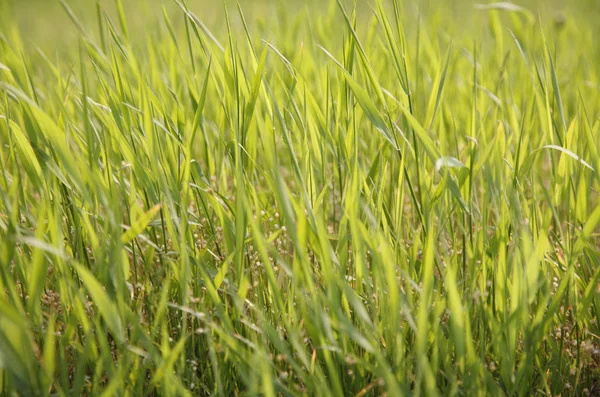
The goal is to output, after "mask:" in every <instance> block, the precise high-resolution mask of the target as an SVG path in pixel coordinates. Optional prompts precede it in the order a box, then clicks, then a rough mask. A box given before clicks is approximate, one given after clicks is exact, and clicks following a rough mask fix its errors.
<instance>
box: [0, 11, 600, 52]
mask: <svg viewBox="0 0 600 397" xmlns="http://www.w3.org/2000/svg"><path fill="white" fill-rule="evenodd" d="M64 1H65V2H66V3H67V4H68V5H69V7H70V8H71V9H72V10H73V12H74V13H75V15H76V16H77V18H79V19H80V20H81V22H82V23H83V25H84V26H86V27H96V26H97V23H96V22H97V18H98V16H97V12H96V8H97V7H96V3H100V4H101V5H102V7H103V8H104V9H106V10H107V12H108V13H112V14H113V15H112V16H113V17H114V18H115V19H113V20H115V21H116V20H117V19H116V12H115V6H114V3H115V2H114V1H112V0H64ZM239 2H240V5H241V7H242V9H243V12H244V15H245V17H246V20H247V22H248V23H249V25H251V26H252V27H253V28H254V29H253V31H254V32H255V33H260V34H261V35H263V36H269V35H270V33H271V32H272V31H276V29H275V27H276V26H277V25H278V24H282V23H294V21H297V18H296V17H297V16H298V13H303V12H305V13H307V14H308V15H311V16H312V17H315V16H318V15H320V14H323V15H325V14H327V13H329V12H331V11H333V10H334V9H335V0H333V1H331V0H239ZM344 2H346V3H348V4H351V3H353V2H354V1H353V0H344ZM374 2H375V1H374V0H373V1H371V0H357V5H358V7H359V10H360V15H361V16H363V18H362V20H363V22H364V21H369V20H370V18H371V17H372V13H371V12H370V10H371V8H372V7H373V4H374ZM384 2H385V0H384ZM277 3H285V4H286V7H275V5H276V4H277ZM492 3H495V2H494V1H490V0H405V1H404V4H405V14H406V15H405V20H406V23H407V25H409V26H408V30H409V34H410V29H411V28H412V29H413V30H414V29H416V25H417V24H416V21H417V20H418V19H419V16H420V17H421V18H426V17H427V16H428V15H432V14H436V15H438V17H440V16H441V17H440V18H441V20H440V21H441V25H440V30H443V31H444V32H445V33H447V34H451V35H457V36H460V35H461V34H463V32H470V34H473V33H472V30H469V29H467V28H470V27H472V25H473V24H476V25H481V26H485V23H486V15H487V13H486V12H484V11H482V10H479V9H478V5H481V4H492ZM504 3H506V2H504ZM512 3H514V4H516V5H518V6H521V7H524V8H526V9H527V10H529V11H530V12H531V15H534V16H535V17H538V18H539V19H540V20H541V21H542V22H543V23H547V24H552V23H562V22H564V23H565V24H571V25H573V24H575V25H576V24H577V23H578V21H580V20H581V19H588V20H591V21H593V20H598V21H600V1H598V0H567V1H564V0H563V1H561V0H521V1H518V2H512ZM186 4H187V5H188V7H189V9H190V10H191V11H192V12H193V13H194V14H196V15H197V16H198V18H199V19H200V20H201V21H202V22H203V23H205V24H206V25H207V26H208V27H209V29H211V31H213V32H214V33H215V34H220V33H222V32H223V30H224V27H225V23H224V8H225V4H226V6H227V7H229V8H231V9H233V8H235V0H226V1H223V0H187V1H186ZM123 5H124V8H125V13H126V15H127V18H128V24H129V25H130V28H131V31H132V33H133V34H136V33H137V34H140V33H142V32H144V33H147V30H148V29H156V26H158V25H160V24H156V23H154V22H156V21H157V20H162V18H163V17H162V13H163V8H164V10H165V11H166V12H168V14H169V17H170V18H171V20H172V21H173V23H174V25H175V26H176V27H177V26H178V25H181V22H182V21H183V17H182V13H181V10H180V7H179V6H178V5H177V3H176V0H125V1H123ZM277 9H279V10H283V9H285V10H286V11H285V14H284V13H282V12H281V11H276V10H277ZM231 15H232V23H233V25H234V28H235V27H236V26H238V27H239V25H240V21H239V20H236V16H237V13H235V12H233V13H232V14H231ZM9 21H10V22H17V23H16V24H14V23H9ZM589 25H592V26H595V25H600V24H589ZM9 26H10V27H14V26H18V29H19V30H20V33H21V36H22V37H23V38H24V40H25V42H24V43H23V44H25V45H32V44H35V46H36V47H40V48H44V49H45V50H46V51H47V50H49V49H54V48H56V49H60V48H64V47H68V46H70V45H73V44H74V41H76V40H77V37H78V36H77V29H76V27H75V25H74V24H73V22H72V21H71V20H70V18H69V17H68V15H67V13H66V12H65V10H64V8H63V6H62V5H61V3H60V1H59V0H0V33H2V34H5V35H6V34H9V33H8V32H6V29H7V27H9ZM597 32H600V30H597ZM13 33H14V32H13ZM93 33H94V32H92V34H93ZM265 38H267V37H265ZM473 39H476V38H475V37H474V38H473Z"/></svg>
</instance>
